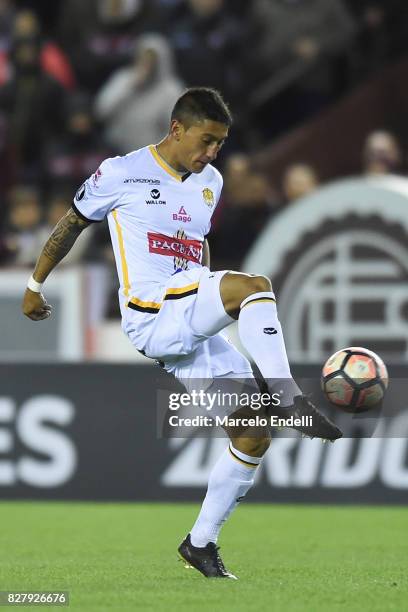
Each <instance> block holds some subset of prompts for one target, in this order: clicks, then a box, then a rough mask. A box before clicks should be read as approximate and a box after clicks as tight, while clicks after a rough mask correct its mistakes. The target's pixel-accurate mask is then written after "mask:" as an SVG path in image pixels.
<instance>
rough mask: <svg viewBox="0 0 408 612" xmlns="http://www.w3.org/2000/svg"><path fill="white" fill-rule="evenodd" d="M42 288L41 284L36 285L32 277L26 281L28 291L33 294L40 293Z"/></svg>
mask: <svg viewBox="0 0 408 612" xmlns="http://www.w3.org/2000/svg"><path fill="white" fill-rule="evenodd" d="M42 286H43V284H42V283H37V281H36V280H35V279H34V277H33V276H32V275H31V276H30V278H29V279H28V283H27V287H28V288H29V289H30V291H34V293H41V287H42Z"/></svg>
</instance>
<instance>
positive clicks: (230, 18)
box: [167, 0, 248, 104]
mask: <svg viewBox="0 0 408 612" xmlns="http://www.w3.org/2000/svg"><path fill="white" fill-rule="evenodd" d="M186 7H187V8H186V11H185V15H184V17H182V18H178V19H177V20H175V21H173V22H172V21H171V22H170V23H169V27H168V28H167V33H168V36H169V38H170V41H171V44H172V45H173V48H174V51H175V54H176V62H177V66H178V70H179V72H180V75H181V77H182V78H183V80H184V81H185V82H186V83H187V85H189V86H194V85H202V86H209V87H215V88H216V89H220V90H222V92H223V94H224V95H225V96H226V98H227V99H228V101H229V102H232V103H234V102H235V103H238V104H239V102H241V104H242V100H239V96H240V94H241V93H242V92H243V91H244V83H245V77H244V65H245V53H246V51H247V48H248V45H247V43H248V32H247V27H246V21H245V20H240V19H238V18H237V17H235V16H234V15H233V14H232V13H231V12H230V11H229V10H228V6H227V2H226V0H188V1H187V4H186Z"/></svg>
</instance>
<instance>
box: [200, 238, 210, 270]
mask: <svg viewBox="0 0 408 612" xmlns="http://www.w3.org/2000/svg"><path fill="white" fill-rule="evenodd" d="M201 264H202V265H203V266H207V268H209V267H210V245H209V244H208V240H207V238H205V240H204V244H203V257H202V259H201Z"/></svg>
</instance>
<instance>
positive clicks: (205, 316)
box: [122, 267, 252, 383]
mask: <svg viewBox="0 0 408 612" xmlns="http://www.w3.org/2000/svg"><path fill="white" fill-rule="evenodd" d="M226 272H227V270H223V271H220V272H211V271H210V270H209V269H208V268H207V267H202V268H194V269H193V270H185V271H182V272H178V273H177V274H175V275H174V276H172V277H170V278H169V280H168V281H167V283H166V284H165V285H158V287H157V292H156V295H155V296H152V301H153V302H155V303H158V304H160V309H159V311H158V312H157V313H156V314H151V313H145V312H139V311H135V310H132V309H131V308H126V309H125V314H124V317H123V321H122V328H123V330H124V332H125V333H126V334H127V336H128V337H129V339H130V341H131V342H132V344H133V345H134V346H135V347H136V348H137V349H138V350H139V351H141V352H143V353H144V354H145V355H146V356H147V357H151V358H153V359H158V360H160V361H162V362H164V367H165V369H166V370H167V371H168V372H170V373H172V374H174V375H175V376H176V377H177V378H178V379H181V380H182V382H183V383H184V380H185V379H187V378H193V379H212V378H215V377H221V376H222V377H224V376H225V377H232V376H234V377H235V376H236V377H237V378H252V369H251V365H250V363H249V361H248V360H247V359H246V357H244V355H242V353H240V352H239V351H238V350H237V349H236V348H235V347H234V346H233V344H232V343H231V342H230V341H229V340H228V338H227V337H226V336H225V335H224V334H223V333H222V332H221V330H222V329H224V327H226V326H227V325H229V324H230V323H231V322H232V321H233V319H232V318H231V317H230V316H229V315H228V314H227V313H226V312H225V310H224V306H223V303H222V300H221V295H220V281H221V278H222V277H223V276H224V274H225V273H226Z"/></svg>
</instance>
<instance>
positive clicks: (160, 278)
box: [73, 145, 222, 313]
mask: <svg viewBox="0 0 408 612" xmlns="http://www.w3.org/2000/svg"><path fill="white" fill-rule="evenodd" d="M221 189H222V177H221V175H220V173H219V172H218V170H216V169H215V168H214V167H213V166H211V165H208V166H206V168H205V169H204V170H203V171H202V172H201V173H200V174H190V173H188V174H185V175H180V174H178V173H177V172H175V171H174V170H173V169H172V168H171V167H170V166H169V165H168V164H166V162H165V161H164V160H163V159H162V158H161V157H160V155H159V154H158V153H157V151H156V149H155V147H154V146H153V145H150V146H148V147H144V148H142V149H139V150H137V151H133V152H132V153H129V154H128V155H125V156H123V157H114V158H111V159H107V160H105V161H104V162H103V163H102V164H101V166H100V168H98V170H97V171H96V172H95V174H93V175H92V176H91V177H90V178H89V179H88V180H86V181H85V183H84V184H83V185H82V186H81V187H80V188H79V189H78V192H77V194H76V196H75V199H74V204H73V208H74V210H75V211H76V212H77V214H79V215H80V216H81V217H83V218H85V219H86V220H88V221H102V220H103V218H104V217H105V216H107V217H108V222H109V229H110V234H111V239H112V245H113V251H114V254H115V259H116V266H117V270H118V275H119V281H120V290H119V296H120V304H121V309H122V313H123V307H124V306H126V305H129V306H131V307H132V309H137V310H139V311H141V312H154V311H155V309H156V307H157V304H156V303H154V302H152V301H151V300H152V297H153V296H156V295H157V286H158V285H164V284H165V283H166V282H167V281H168V279H169V278H170V277H171V276H172V275H174V274H176V273H177V272H179V271H182V270H191V269H193V268H197V267H201V266H202V255H203V241H204V238H205V236H206V234H207V233H208V232H209V230H210V227H211V217H212V214H213V212H214V209H215V207H216V205H217V203H218V200H219V198H220V194H221Z"/></svg>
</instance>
